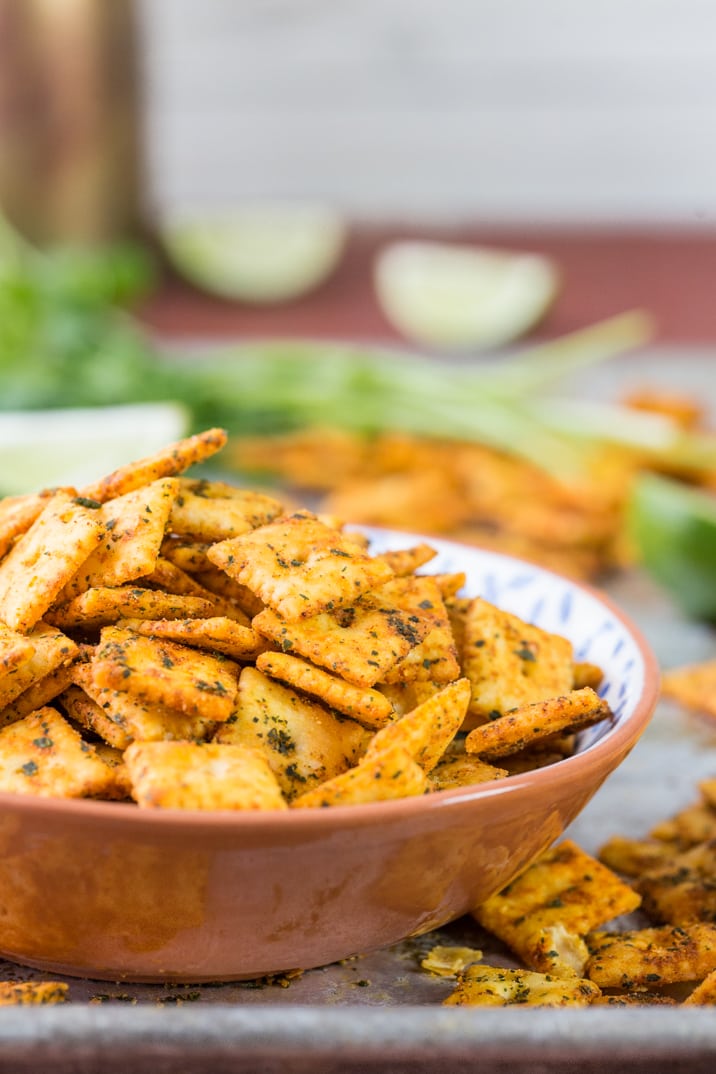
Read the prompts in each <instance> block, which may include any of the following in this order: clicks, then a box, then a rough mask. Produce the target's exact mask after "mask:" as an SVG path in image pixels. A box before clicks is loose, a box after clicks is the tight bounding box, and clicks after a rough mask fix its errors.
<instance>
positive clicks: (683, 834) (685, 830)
mask: <svg viewBox="0 0 716 1074" xmlns="http://www.w3.org/2000/svg"><path fill="white" fill-rule="evenodd" d="M649 835H650V836H651V837H652V839H659V840H662V841H663V842H665V843H669V844H675V845H676V846H677V847H678V848H679V849H681V850H687V849H688V848H689V847H693V846H696V844H697V843H705V842H706V841H707V839H716V808H714V806H711V805H709V804H708V802H696V803H695V804H694V805H691V806H687V807H686V809H682V810H681V811H680V812H678V813H676V814H675V815H674V816H673V817H669V818H668V819H667V820H662V821H659V823H658V824H655V825H654V827H653V828H652V829H651V831H650V832H649Z"/></svg>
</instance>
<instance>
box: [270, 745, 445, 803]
mask: <svg viewBox="0 0 716 1074" xmlns="http://www.w3.org/2000/svg"><path fill="white" fill-rule="evenodd" d="M428 787H429V785H428V779H427V776H426V775H425V772H424V771H423V769H422V768H421V767H420V765H419V764H416V762H415V761H414V760H413V758H412V757H411V756H410V754H409V753H408V751H407V750H405V749H403V747H402V746H400V745H395V746H390V747H389V748H387V749H385V750H384V751H383V752H382V753H377V754H375V756H373V757H371V758H364V759H363V760H362V761H360V762H359V763H358V764H357V765H355V766H354V767H353V768H349V769H348V771H347V772H344V773H343V774H342V775H340V776H335V777H334V778H333V779H329V780H327V782H326V783H322V784H320V786H318V787H314V788H312V789H311V790H309V791H306V792H305V793H304V794H301V795H299V797H298V798H294V800H293V802H292V803H291V805H292V807H293V808H294V809H312V808H325V807H326V806H341V805H359V804H361V803H366V802H385V801H388V800H390V799H393V798H411V797H413V796H415V795H419V794H425V793H426V791H427V790H428Z"/></svg>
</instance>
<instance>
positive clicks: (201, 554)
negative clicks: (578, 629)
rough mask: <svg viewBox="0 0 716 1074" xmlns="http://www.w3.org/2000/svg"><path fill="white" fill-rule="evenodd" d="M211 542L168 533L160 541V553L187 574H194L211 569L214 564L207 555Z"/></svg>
mask: <svg viewBox="0 0 716 1074" xmlns="http://www.w3.org/2000/svg"><path fill="white" fill-rule="evenodd" d="M213 543H214V542H213V541H193V540H189V538H187V537H177V536H175V535H174V534H171V533H170V534H168V535H167V536H166V537H165V538H164V541H163V542H162V547H161V554H162V556H164V558H165V559H168V560H169V562H170V563H173V564H174V565H175V566H176V567H179V568H181V570H183V571H186V572H187V573H188V574H195V573H196V572H197V571H205V570H209V568H212V569H213V566H214V565H213V563H212V562H211V560H210V559H209V557H208V555H207V553H208V551H209V549H210V548H211V546H212V544H213Z"/></svg>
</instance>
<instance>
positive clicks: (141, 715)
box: [61, 664, 216, 750]
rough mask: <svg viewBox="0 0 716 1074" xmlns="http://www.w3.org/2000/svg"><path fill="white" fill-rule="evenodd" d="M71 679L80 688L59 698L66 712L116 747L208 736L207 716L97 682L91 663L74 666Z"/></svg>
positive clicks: (210, 726)
mask: <svg viewBox="0 0 716 1074" xmlns="http://www.w3.org/2000/svg"><path fill="white" fill-rule="evenodd" d="M73 670H74V682H75V683H76V685H77V687H79V688H81V690H80V693H79V694H78V693H77V692H76V690H68V691H67V692H66V693H65V694H63V695H62V698H61V702H62V704H63V705H64V707H65V709H66V710H67V712H68V714H69V715H70V716H71V717H72V719H74V720H75V721H76V722H77V723H79V724H80V725H81V726H82V727H86V728H88V729H89V730H91V731H94V732H95V734H98V735H99V736H100V738H103V739H104V740H105V742H106V743H107V744H108V745H110V746H114V747H115V748H116V749H120V750H123V749H126V747H127V746H128V745H129V744H130V743H131V742H159V741H162V740H164V739H167V740H182V739H184V740H186V741H189V742H204V741H206V739H208V738H210V737H211V735H212V734H213V732H214V728H215V727H216V721H215V720H211V719H208V718H207V717H206V716H200V715H195V714H189V713H185V712H179V711H178V710H177V709H171V708H167V707H166V706H165V705H159V704H157V703H156V702H149V701H140V700H139V699H138V698H135V697H133V696H132V695H131V694H128V693H126V692H124V691H122V690H112V689H110V688H109V687H106V686H105V687H103V686H98V685H97V684H96V683H95V681H94V677H93V668H92V665H91V664H85V665H82V666H75V668H74V669H73Z"/></svg>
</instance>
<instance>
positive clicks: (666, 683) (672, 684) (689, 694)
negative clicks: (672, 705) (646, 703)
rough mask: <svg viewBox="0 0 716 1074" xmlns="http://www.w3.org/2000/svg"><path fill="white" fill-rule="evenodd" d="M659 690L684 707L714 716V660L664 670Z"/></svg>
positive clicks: (715, 683) (715, 679) (715, 672)
mask: <svg viewBox="0 0 716 1074" xmlns="http://www.w3.org/2000/svg"><path fill="white" fill-rule="evenodd" d="M661 692H662V694H663V695H664V697H671V698H673V699H674V701H678V702H679V704H681V705H685V706H686V708H689V709H695V710H696V711H697V712H703V713H705V714H706V715H707V716H715V717H716V660H705V661H704V662H703V663H701V664H689V665H687V666H686V667H680V668H672V669H671V670H670V671H665V672H664V673H663V675H662V676H661Z"/></svg>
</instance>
